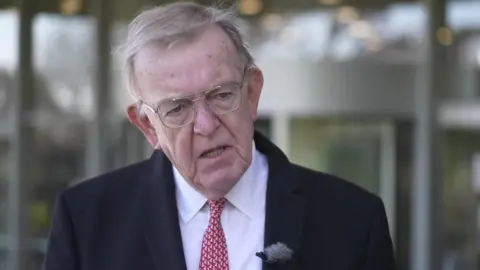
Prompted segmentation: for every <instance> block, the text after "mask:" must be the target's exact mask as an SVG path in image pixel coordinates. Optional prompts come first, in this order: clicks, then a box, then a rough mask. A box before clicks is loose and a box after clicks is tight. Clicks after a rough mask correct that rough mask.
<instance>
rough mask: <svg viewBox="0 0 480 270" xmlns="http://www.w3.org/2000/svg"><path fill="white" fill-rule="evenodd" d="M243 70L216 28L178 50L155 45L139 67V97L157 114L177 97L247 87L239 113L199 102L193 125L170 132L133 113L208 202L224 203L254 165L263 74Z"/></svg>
mask: <svg viewBox="0 0 480 270" xmlns="http://www.w3.org/2000/svg"><path fill="white" fill-rule="evenodd" d="M244 70H245V67H244V66H243V65H241V64H240V61H239V59H238V56H237V52H236V50H235V47H234V45H233V44H232V42H231V41H230V39H229V38H228V36H227V35H226V34H225V33H224V32H223V31H222V30H221V29H220V28H217V27H212V28H210V29H208V30H207V31H205V32H204V33H202V34H201V35H200V36H199V37H198V38H197V39H195V40H194V41H192V42H191V43H187V44H184V45H179V46H177V47H175V48H173V49H169V50H165V49H163V48H161V47H158V46H155V44H152V45H150V46H148V47H146V48H145V49H143V50H142V51H141V52H140V53H139V54H138V55H137V58H136V61H135V78H136V83H137V86H138V88H139V89H140V96H141V97H142V100H143V101H144V102H145V103H146V104H149V105H151V107H153V108H157V106H158V104H160V103H161V102H162V101H165V100H169V99H171V98H173V97H185V96H193V97H194V98H198V97H203V94H204V93H205V91H206V90H208V89H211V88H213V87H215V86H218V85H223V84H228V83H238V84H240V85H243V87H242V89H241V90H240V91H241V94H242V101H241V104H240V105H239V107H238V109H236V110H234V111H233V112H230V113H227V114H222V115H216V114H215V113H213V112H212V110H211V109H210V108H209V107H208V106H207V104H206V101H205V99H199V100H197V101H195V103H194V104H195V106H194V108H195V116H194V118H193V121H192V122H191V123H190V124H189V125H186V126H182V127H179V128H169V127H166V126H165V125H164V124H163V123H162V121H161V120H160V118H159V116H158V114H156V113H154V112H152V111H150V110H147V111H148V112H147V116H148V117H143V118H142V117H141V116H140V115H139V113H138V112H137V111H136V107H135V106H130V107H129V109H128V115H129V119H130V121H131V122H132V123H134V124H135V125H136V126H137V127H138V128H139V129H140V130H141V131H142V132H143V133H144V135H145V136H146V137H147V139H148V140H149V142H150V143H151V144H152V145H153V146H154V147H155V148H157V149H161V150H163V151H164V152H165V154H166V155H167V156H168V158H169V159H170V160H171V161H172V163H173V164H174V165H175V167H176V168H177V169H178V170H179V171H180V173H181V174H182V175H183V177H184V178H185V179H186V180H187V181H188V182H189V183H190V184H191V185H192V186H193V187H194V188H195V189H197V190H198V191H199V192H201V193H203V194H204V195H205V196H206V197H208V198H209V199H216V198H219V197H223V196H224V195H225V194H226V193H227V192H228V191H229V190H230V189H231V188H232V187H233V186H234V185H235V183H236V182H237V181H238V180H239V179H240V177H241V176H242V174H243V173H244V172H245V171H246V169H247V168H248V167H249V166H250V163H251V161H252V139H253V121H254V120H255V118H256V116H257V107H258V101H259V98H260V92H261V89H262V85H263V77H262V74H261V72H260V70H258V69H251V70H249V71H247V72H244ZM242 80H243V81H242Z"/></svg>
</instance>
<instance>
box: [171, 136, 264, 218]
mask: <svg viewBox="0 0 480 270" xmlns="http://www.w3.org/2000/svg"><path fill="white" fill-rule="evenodd" d="M252 149H253V151H252V164H250V166H249V167H248V169H247V170H246V171H245V173H244V174H243V175H242V177H241V178H240V180H239V181H238V182H237V184H236V185H235V186H234V187H233V188H232V189H231V190H230V192H228V193H227V195H226V196H225V198H226V199H227V201H228V202H229V203H230V204H232V205H233V206H234V207H235V208H237V209H238V210H239V211H240V212H242V213H243V214H245V215H246V216H248V217H249V218H253V217H254V216H255V214H256V213H258V212H259V211H261V210H262V209H259V208H258V207H256V204H257V202H258V200H257V197H259V199H261V198H262V197H261V196H263V198H265V196H266V195H265V191H266V177H265V181H264V182H265V183H262V181H261V180H260V179H256V177H255V176H256V175H258V174H257V173H256V172H258V171H259V170H260V166H262V164H263V163H266V159H265V158H263V159H262V156H261V154H260V152H258V151H257V150H256V147H255V142H254V141H253V142H252ZM173 174H174V179H175V184H176V198H177V207H178V211H179V214H180V217H181V219H182V221H183V222H185V223H188V222H189V221H190V220H192V219H193V218H194V217H195V215H196V214H197V213H198V212H199V211H200V210H201V209H202V208H203V206H204V205H205V203H206V202H207V199H206V198H205V197H204V196H203V195H202V194H201V193H199V192H198V191H196V190H195V189H194V188H193V187H192V186H190V184H188V183H187V182H186V180H185V179H184V178H183V176H182V175H181V174H180V172H179V171H178V170H177V168H175V166H173ZM259 185H262V186H261V187H263V188H258V187H259ZM252 196H255V199H252Z"/></svg>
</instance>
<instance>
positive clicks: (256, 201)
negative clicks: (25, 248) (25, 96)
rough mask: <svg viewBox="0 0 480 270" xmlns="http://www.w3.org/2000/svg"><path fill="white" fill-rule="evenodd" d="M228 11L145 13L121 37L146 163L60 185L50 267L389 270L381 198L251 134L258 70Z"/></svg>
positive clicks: (195, 8) (196, 8)
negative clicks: (293, 159) (148, 151)
mask: <svg viewBox="0 0 480 270" xmlns="http://www.w3.org/2000/svg"><path fill="white" fill-rule="evenodd" d="M234 20H235V17H234V16H233V14H232V13H231V12H227V11H223V10H219V9H216V8H210V7H204V6H201V5H197V4H194V3H186V2H185V3H175V4H170V5H165V6H161V7H156V8H153V9H150V10H147V11H145V12H143V13H141V14H140V15H138V17H137V18H135V19H134V21H133V22H132V23H131V25H130V28H129V32H128V38H127V42H126V44H125V48H124V49H125V53H126V64H127V65H126V68H127V75H128V81H129V87H130V90H131V91H132V94H133V95H134V97H135V99H136V103H135V104H132V105H131V106H129V107H128V108H127V114H128V118H129V119H130V121H131V122H132V123H133V124H134V125H135V126H136V127H138V129H139V130H140V131H141V132H142V133H143V134H144V135H145V137H146V139H147V140H148V141H149V142H150V144H151V145H152V146H153V147H154V148H155V151H154V153H153V155H152V156H151V158H149V159H148V160H145V161H142V162H139V163H137V164H133V165H131V166H128V167H125V168H121V169H119V170H116V171H113V172H109V173H107V174H104V175H101V176H98V177H95V178H93V179H90V180H88V181H85V182H82V183H80V184H78V185H76V186H74V187H71V188H69V189H68V190H66V191H64V192H63V193H62V194H61V195H60V196H59V198H58V200H57V204H56V209H55V214H54V218H53V223H52V229H51V233H50V240H49V245H48V252H47V255H46V259H45V264H44V268H45V269H46V270H107V269H108V270H110V269H111V270H132V269H139V270H160V269H165V270H181V269H189V270H191V269H200V270H207V269H211V270H214V269H215V270H225V269H231V270H240V269H242V270H243V269H245V270H259V269H325V270H327V269H328V270H389V269H393V267H394V258H393V248H392V242H391V238H390V235H389V229H388V224H387V219H386V214H385V210H384V206H383V203H382V201H381V200H380V199H379V198H378V197H377V196H375V195H372V194H370V193H368V192H366V191H363V190H362V189H360V188H358V187H356V186H354V185H352V184H349V183H347V182H346V181H344V180H341V179H338V178H335V177H333V176H329V175H326V174H322V173H319V172H314V171H311V170H308V169H305V168H302V167H300V166H297V165H294V164H292V163H290V162H289V160H288V159H287V157H286V156H285V155H284V154H283V153H282V152H281V151H280V149H278V148H277V147H276V146H275V145H273V144H272V143H271V142H270V141H269V140H267V139H266V138H265V137H262V136H261V135H260V134H259V133H257V132H256V131H254V124H253V123H254V121H255V119H256V117H257V109H258V102H259V99H260V93H261V91H262V85H263V76H262V72H261V71H260V69H258V68H257V67H256V66H255V65H254V62H253V60H252V56H251V55H250V53H249V52H248V50H247V49H246V47H245V45H244V43H243V41H242V38H241V36H240V34H239V31H238V29H237V28H236V26H235V24H234Z"/></svg>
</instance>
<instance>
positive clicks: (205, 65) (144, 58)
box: [135, 29, 238, 98]
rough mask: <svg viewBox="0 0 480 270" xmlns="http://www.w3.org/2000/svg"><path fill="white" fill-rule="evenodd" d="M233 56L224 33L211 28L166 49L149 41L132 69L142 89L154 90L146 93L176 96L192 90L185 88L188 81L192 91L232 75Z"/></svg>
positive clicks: (229, 42) (212, 84)
mask: <svg viewBox="0 0 480 270" xmlns="http://www.w3.org/2000/svg"><path fill="white" fill-rule="evenodd" d="M237 60H238V58H237V55H236V50H235V49H234V46H233V44H232V43H231V41H230V40H229V39H228V37H227V36H226V34H224V33H223V34H222V32H221V31H215V29H213V31H208V30H207V31H206V32H205V33H203V34H202V35H201V36H199V38H198V39H197V40H195V41H194V42H192V43H185V44H179V45H178V46H175V47H173V48H170V49H165V48H162V47H160V46H158V45H156V44H154V43H152V44H151V45H149V46H147V47H145V48H144V49H143V50H142V51H141V52H140V53H139V54H138V57H137V59H136V62H135V64H136V67H135V73H136V77H137V79H138V83H139V84H140V88H142V90H143V91H148V92H152V89H155V90H156V91H155V93H146V94H153V95H154V96H160V95H161V96H162V98H163V97H176V96H179V95H188V94H192V93H189V91H185V89H186V88H188V87H189V85H190V86H191V90H192V91H193V90H194V89H195V88H196V87H199V88H208V87H213V86H215V84H219V83H223V82H224V81H222V80H228V79H232V78H230V77H232V76H231V75H232V71H234V69H236V68H237V62H238V61H237ZM208 84H210V85H208ZM158 90H161V91H158Z"/></svg>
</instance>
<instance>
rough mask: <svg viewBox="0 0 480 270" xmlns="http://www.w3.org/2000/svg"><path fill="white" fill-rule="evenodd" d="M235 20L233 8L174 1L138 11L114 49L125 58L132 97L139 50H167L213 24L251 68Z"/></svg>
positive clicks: (125, 71) (135, 92)
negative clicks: (156, 46)
mask: <svg viewBox="0 0 480 270" xmlns="http://www.w3.org/2000/svg"><path fill="white" fill-rule="evenodd" d="M236 19H237V16H236V12H235V7H231V8H228V9H220V8H217V7H214V6H211V7H209V6H203V5H200V4H196V3H193V2H176V3H172V4H167V5H163V6H157V7H154V8H150V9H148V10H145V11H143V12H141V13H140V14H139V15H138V16H137V17H135V18H134V19H133V21H132V22H131V23H130V25H129V27H128V34H127V40H126V42H125V43H124V44H123V45H121V46H120V47H119V48H118V50H117V52H118V51H120V52H121V53H122V54H123V56H124V65H125V66H124V75H125V79H126V81H127V87H128V90H129V92H130V94H131V95H132V97H133V98H134V99H136V100H138V99H139V94H140V93H139V90H138V88H137V85H136V82H135V74H134V68H135V57H136V55H137V54H138V52H139V51H140V50H141V49H142V48H144V47H145V46H147V45H149V44H152V43H155V44H158V45H159V46H162V47H163V48H166V49H169V48H171V47H173V46H175V45H176V44H178V43H181V42H187V41H189V40H191V39H193V38H194V37H195V36H197V35H198V34H199V33H201V32H202V31H203V30H205V29H207V28H208V27H210V26H214V25H216V26H219V27H220V28H221V29H222V30H223V31H224V32H225V33H226V34H227V35H228V37H229V38H230V39H231V41H232V43H233V44H234V46H235V48H236V50H237V53H238V56H239V60H240V61H241V62H242V65H244V66H246V67H253V66H254V65H255V63H254V60H253V57H252V55H251V54H250V52H249V51H248V47H247V45H246V43H245V42H244V40H243V38H242V36H241V33H240V31H239V28H238V26H237V25H236Z"/></svg>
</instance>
